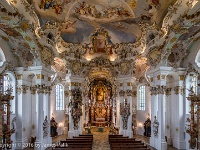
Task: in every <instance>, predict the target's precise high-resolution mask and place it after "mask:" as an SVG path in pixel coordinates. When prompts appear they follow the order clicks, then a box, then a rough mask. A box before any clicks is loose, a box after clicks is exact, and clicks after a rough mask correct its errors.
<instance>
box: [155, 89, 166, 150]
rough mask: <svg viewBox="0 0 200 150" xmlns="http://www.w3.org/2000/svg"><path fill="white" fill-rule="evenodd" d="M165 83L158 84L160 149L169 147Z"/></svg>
mask: <svg viewBox="0 0 200 150" xmlns="http://www.w3.org/2000/svg"><path fill="white" fill-rule="evenodd" d="M164 87H165V86H164V85H161V86H158V115H157V118H158V122H159V128H158V144H157V147H156V148H157V149H160V150H166V149H167V143H166V140H165V129H166V125H165V108H164V107H165V104H164V99H165V98H164V96H165V95H164Z"/></svg>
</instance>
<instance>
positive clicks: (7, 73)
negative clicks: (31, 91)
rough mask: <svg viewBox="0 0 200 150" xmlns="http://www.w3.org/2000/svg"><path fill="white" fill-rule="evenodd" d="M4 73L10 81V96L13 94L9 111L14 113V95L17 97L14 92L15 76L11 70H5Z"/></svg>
mask: <svg viewBox="0 0 200 150" xmlns="http://www.w3.org/2000/svg"><path fill="white" fill-rule="evenodd" d="M5 75H7V76H8V77H9V83H10V86H11V88H12V90H13V91H12V94H11V95H12V96H14V99H13V100H11V112H12V114H15V111H16V106H15V104H16V97H17V94H16V91H17V90H16V81H17V80H16V77H15V74H14V73H13V72H11V71H6V72H5V73H4V76H5Z"/></svg>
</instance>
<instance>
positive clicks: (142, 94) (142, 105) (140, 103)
mask: <svg viewBox="0 0 200 150" xmlns="http://www.w3.org/2000/svg"><path fill="white" fill-rule="evenodd" d="M138 108H139V109H138V110H145V85H141V86H139V91H138Z"/></svg>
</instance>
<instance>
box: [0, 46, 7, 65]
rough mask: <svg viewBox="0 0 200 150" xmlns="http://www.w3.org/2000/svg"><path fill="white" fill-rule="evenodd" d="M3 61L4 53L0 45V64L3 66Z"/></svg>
mask: <svg viewBox="0 0 200 150" xmlns="http://www.w3.org/2000/svg"><path fill="white" fill-rule="evenodd" d="M5 61H6V57H5V54H4V52H3V50H2V48H1V47H0V66H3V64H4V62H5Z"/></svg>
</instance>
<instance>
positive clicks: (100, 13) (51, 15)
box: [33, 0, 161, 43]
mask: <svg viewBox="0 0 200 150" xmlns="http://www.w3.org/2000/svg"><path fill="white" fill-rule="evenodd" d="M33 2H34V5H35V9H36V11H37V13H38V15H39V16H40V23H41V26H45V23H47V22H50V23H51V22H57V23H59V24H60V30H61V32H62V35H61V36H62V38H63V39H64V41H65V42H72V43H88V42H89V41H90V39H89V36H90V35H91V34H92V33H93V32H94V31H95V30H96V28H104V29H105V30H107V31H108V33H109V35H111V36H112V42H113V43H134V42H135V41H137V40H138V39H139V38H140V37H141V29H140V26H139V25H138V23H139V22H141V21H144V22H153V17H154V14H155V13H156V11H157V9H159V7H160V6H161V4H160V2H159V0H140V1H136V0H125V1H124V0H93V1H91V0H84V1H83V0H78V1H72V0H57V1H54V0H33Z"/></svg>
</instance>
